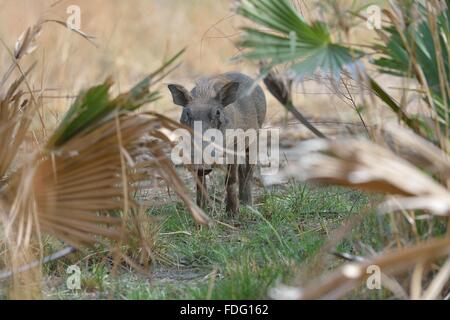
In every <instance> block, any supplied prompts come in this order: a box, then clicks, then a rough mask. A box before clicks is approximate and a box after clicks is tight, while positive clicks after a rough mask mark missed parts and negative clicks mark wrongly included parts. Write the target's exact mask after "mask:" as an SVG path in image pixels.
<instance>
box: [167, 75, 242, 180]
mask: <svg viewBox="0 0 450 320" xmlns="http://www.w3.org/2000/svg"><path fill="white" fill-rule="evenodd" d="M168 88H169V90H170V92H171V93H172V98H173V102H174V103H175V104H176V105H179V106H182V107H183V112H182V113H181V118H180V122H181V123H182V124H185V125H186V126H188V127H190V128H192V130H199V129H198V128H199V127H200V126H199V124H201V132H194V133H195V134H198V135H200V134H201V137H203V135H204V133H205V131H206V130H208V129H217V130H220V131H221V132H222V134H223V137H225V129H226V128H230V127H231V128H233V125H232V123H231V122H232V121H233V120H232V119H230V118H229V117H227V114H226V112H225V110H226V108H227V106H229V105H230V104H232V103H233V102H235V101H236V99H237V93H238V89H239V83H238V82H233V81H231V82H226V83H224V84H223V83H222V82H211V81H204V82H203V83H199V84H198V85H197V86H196V87H195V88H194V89H192V91H191V92H189V91H188V90H186V88H184V87H183V86H181V85H178V84H169V85H168ZM195 123H196V125H194V124H195ZM208 144H209V143H208V142H207V141H203V143H202V146H201V147H202V151H203V150H204V148H205V147H206V146H207V145H208ZM197 147H199V146H197ZM195 169H196V170H198V171H208V172H209V171H210V170H211V166H209V165H206V164H203V165H196V166H195Z"/></svg>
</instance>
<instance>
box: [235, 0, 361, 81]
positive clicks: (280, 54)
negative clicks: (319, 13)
mask: <svg viewBox="0 0 450 320" xmlns="http://www.w3.org/2000/svg"><path fill="white" fill-rule="evenodd" d="M237 13H238V14H240V15H242V16H244V17H246V18H248V19H249V20H251V21H252V22H255V23H256V24H257V25H258V26H260V27H264V28H265V29H264V30H260V29H256V28H250V27H247V28H244V31H245V33H244V36H243V38H242V40H241V43H240V44H241V46H242V47H244V48H247V49H249V51H247V52H246V53H244V54H243V57H244V58H247V59H253V60H268V61H269V63H270V65H277V64H281V63H286V62H289V63H291V69H292V70H293V71H295V73H296V74H297V75H299V76H302V75H307V74H312V73H313V72H315V71H317V70H321V71H324V72H331V73H332V74H336V73H338V72H339V71H340V70H341V69H342V68H343V67H345V66H346V65H348V64H351V63H353V62H354V61H355V58H358V57H359V56H360V52H358V51H356V50H351V49H350V48H347V47H345V46H342V45H339V44H336V43H333V41H332V39H331V34H330V31H329V29H328V28H327V25H326V24H324V23H323V22H320V21H315V22H312V23H310V24H309V23H308V22H306V21H305V20H304V19H303V17H301V16H300V15H299V14H298V12H297V11H296V10H295V8H293V7H292V5H291V4H290V3H289V1H287V0H244V1H242V3H241V4H240V5H239V7H238V9H237Z"/></svg>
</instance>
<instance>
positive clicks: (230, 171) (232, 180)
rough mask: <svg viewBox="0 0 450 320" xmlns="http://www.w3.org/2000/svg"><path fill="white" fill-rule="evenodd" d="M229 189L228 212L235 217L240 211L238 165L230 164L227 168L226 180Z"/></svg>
mask: <svg viewBox="0 0 450 320" xmlns="http://www.w3.org/2000/svg"><path fill="white" fill-rule="evenodd" d="M225 184H226V188H227V199H226V205H227V212H229V213H231V214H232V215H235V214H237V213H238V211H239V200H238V195H237V190H236V188H237V165H236V164H230V165H228V166H227V174H226V178H225Z"/></svg>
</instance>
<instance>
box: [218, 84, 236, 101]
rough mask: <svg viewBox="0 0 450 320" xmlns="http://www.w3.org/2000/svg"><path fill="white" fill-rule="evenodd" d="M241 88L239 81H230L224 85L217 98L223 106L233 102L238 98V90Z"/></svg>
mask: <svg viewBox="0 0 450 320" xmlns="http://www.w3.org/2000/svg"><path fill="white" fill-rule="evenodd" d="M238 89H239V82H234V81H232V82H229V83H227V84H226V85H224V86H223V87H222V89H220V90H219V92H218V93H217V99H218V100H219V101H220V103H221V104H222V106H224V107H226V106H227V105H229V104H231V103H233V102H234V101H236V99H237V92H238Z"/></svg>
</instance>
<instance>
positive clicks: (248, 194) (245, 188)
mask: <svg viewBox="0 0 450 320" xmlns="http://www.w3.org/2000/svg"><path fill="white" fill-rule="evenodd" d="M168 87H169V90H170V92H171V93H172V98H173V102H174V103H175V104H177V105H180V106H182V107H183V112H182V114H181V118H180V122H181V123H183V124H185V125H187V126H189V127H191V128H193V129H194V122H195V121H199V122H201V125H202V131H203V132H201V133H202V134H203V133H204V132H205V131H206V130H208V129H218V130H220V131H221V132H222V134H223V137H224V140H227V138H226V132H230V130H227V129H241V130H244V131H246V130H248V129H254V131H257V130H258V129H259V128H261V126H262V124H263V122H264V118H265V116H266V98H265V96H264V92H263V90H262V89H261V87H260V86H259V85H256V84H255V83H254V80H253V79H251V78H250V77H248V76H246V75H244V74H242V73H238V72H229V73H225V74H221V75H218V76H214V77H203V78H200V79H198V80H197V83H196V86H195V87H194V88H193V89H192V90H191V92H189V91H188V90H186V89H185V88H184V87H183V86H181V85H178V84H170V85H169V86H168ZM241 132H242V131H241ZM233 140H234V139H233ZM250 143H252V142H247V141H246V142H245V146H244V148H245V150H242V151H241V152H242V153H244V154H245V161H242V162H243V163H241V164H239V163H236V162H235V163H234V164H229V163H228V164H226V178H225V184H226V194H227V195H226V208H227V211H228V212H229V213H232V214H235V213H237V212H238V210H239V201H238V195H237V191H236V185H237V182H238V181H239V199H240V201H241V202H242V203H243V204H248V205H252V202H253V200H252V191H251V189H252V180H253V171H254V166H255V164H254V162H253V163H252V161H249V159H250V157H249V146H250ZM253 143H257V142H256V141H253ZM203 147H204V146H203ZM227 147H229V146H227ZM234 147H235V146H234V145H233V148H234ZM238 151H239V150H238ZM194 168H195V170H196V173H197V177H198V179H197V204H198V205H199V206H201V207H203V208H204V207H205V205H206V195H207V188H206V179H205V178H206V175H207V174H209V173H210V172H211V169H212V167H210V166H207V165H197V166H194Z"/></svg>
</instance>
